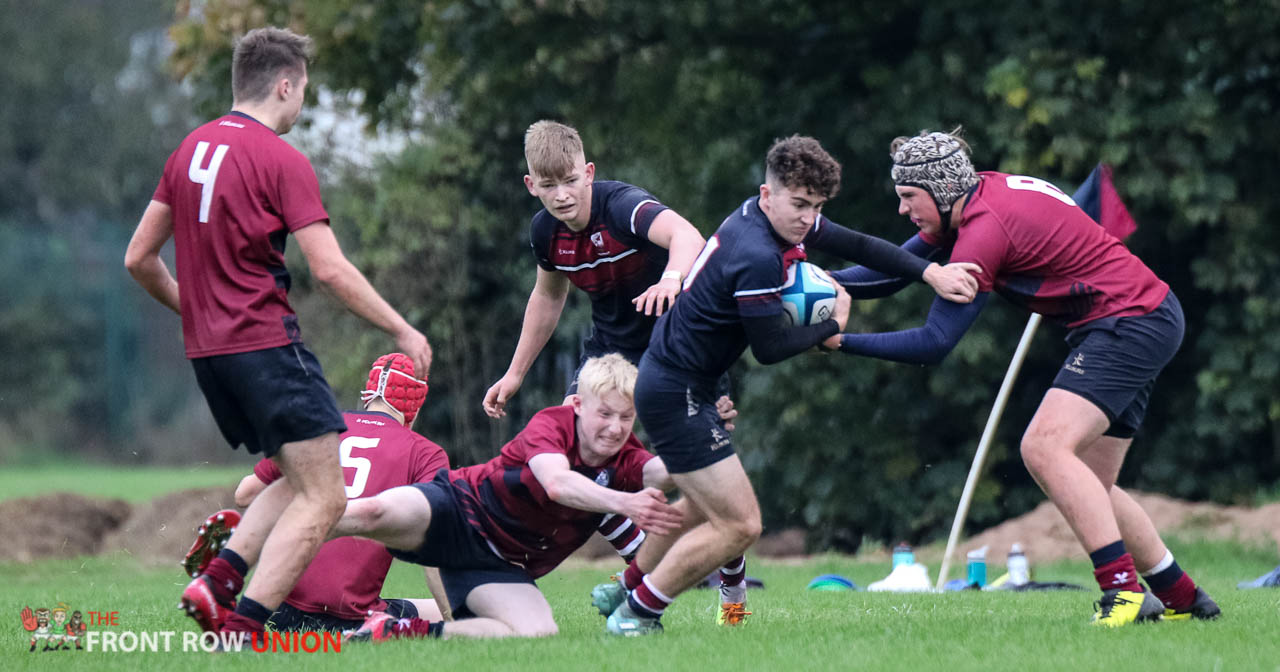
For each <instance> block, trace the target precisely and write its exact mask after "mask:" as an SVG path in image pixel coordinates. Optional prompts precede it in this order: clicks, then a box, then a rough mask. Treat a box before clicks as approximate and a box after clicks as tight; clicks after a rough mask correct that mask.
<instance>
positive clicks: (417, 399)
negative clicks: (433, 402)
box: [360, 352, 427, 425]
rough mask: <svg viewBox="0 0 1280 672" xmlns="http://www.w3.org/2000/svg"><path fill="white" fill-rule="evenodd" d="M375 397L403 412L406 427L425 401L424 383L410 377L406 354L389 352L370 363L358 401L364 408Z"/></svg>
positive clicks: (410, 362)
mask: <svg viewBox="0 0 1280 672" xmlns="http://www.w3.org/2000/svg"><path fill="white" fill-rule="evenodd" d="M379 398H380V399H382V400H383V401H385V402H387V404H388V405H390V406H391V407H392V408H394V409H396V410H397V411H400V412H401V413H403V414H404V424H406V425H408V424H409V423H411V422H413V418H414V417H415V416H417V415H418V409H419V408H422V402H423V401H426V399H427V381H425V380H418V379H417V378H415V377H414V376H413V360H412V359H409V356H408V355H402V354H400V353H398V352H393V353H391V354H389V355H383V356H381V357H379V358H378V360H377V361H376V362H374V363H373V368H372V369H370V370H369V380H368V382H366V383H365V385H364V391H363V392H361V393H360V400H361V401H363V402H364V403H365V405H366V406H367V405H368V404H369V402H371V401H373V400H374V399H379Z"/></svg>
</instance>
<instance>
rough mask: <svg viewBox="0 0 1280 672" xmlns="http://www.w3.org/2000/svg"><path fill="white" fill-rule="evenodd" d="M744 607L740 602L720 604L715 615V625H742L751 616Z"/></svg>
mask: <svg viewBox="0 0 1280 672" xmlns="http://www.w3.org/2000/svg"><path fill="white" fill-rule="evenodd" d="M745 607H746V605H745V604H743V603H742V602H721V603H720V611H718V612H717V613H716V625H742V622H743V621H745V620H747V617H748V616H750V615H751V612H749V611H747V610H746V608H745Z"/></svg>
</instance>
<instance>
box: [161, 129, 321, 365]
mask: <svg viewBox="0 0 1280 672" xmlns="http://www.w3.org/2000/svg"><path fill="white" fill-rule="evenodd" d="M152 198H153V199H154V200H156V201H159V202H161V203H167V204H168V205H169V207H170V208H172V211H173V239H174V246H175V249H176V253H177V266H178V269H177V273H178V288H179V298H180V300H181V304H182V305H181V308H182V337H183V341H184V342H185V343H186V349H187V357H189V358H196V357H209V356H212V355H225V354H231V353H237V352H250V351H253V350H263V349H266V348H273V347H277V346H281V345H286V344H288V343H291V342H297V341H299V340H300V338H301V336H300V332H299V328H298V320H297V317H296V316H295V315H294V312H293V309H292V308H290V307H289V301H288V298H287V296H286V295H287V293H288V291H289V284H290V280H289V272H288V271H287V270H286V269H285V266H284V246H285V236H286V235H288V234H289V233H291V232H293V231H297V230H298V229H300V228H302V227H304V226H307V225H308V224H312V223H315V222H320V221H327V220H328V219H329V215H328V213H326V212H325V209H324V206H323V205H322V204H321V202H320V185H319V183H318V182H317V180H316V174H315V170H313V169H312V168H311V162H310V161H308V160H307V158H306V157H305V156H303V155H302V153H301V152H299V151H298V150H296V149H294V148H293V147H291V146H290V145H289V143H287V142H285V141H284V140H281V139H280V138H279V137H278V136H277V135H276V134H275V132H274V131H272V130H271V129H269V128H267V127H266V126H264V125H262V124H261V123H259V122H258V121H256V120H254V119H253V118H251V117H249V116H247V115H244V114H240V113H238V112H232V113H229V114H227V115H225V116H223V117H221V118H218V119H215V120H213V121H211V122H209V123H207V124H205V125H203V126H201V127H200V128H197V129H196V130H194V131H192V132H191V133H190V134H189V135H188V136H187V137H186V139H185V140H183V141H182V144H181V145H179V146H178V149H176V150H174V152H173V154H171V155H170V156H169V160H168V161H167V162H166V163H165V166H164V176H163V177H162V178H161V179H160V184H159V186H157V187H156V191H155V195H154V196H152Z"/></svg>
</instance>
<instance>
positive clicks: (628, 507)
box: [529, 453, 680, 534]
mask: <svg viewBox="0 0 1280 672" xmlns="http://www.w3.org/2000/svg"><path fill="white" fill-rule="evenodd" d="M529 469H531V470H532V471H533V476H534V478H536V479H538V483H539V484H541V485H542V488H543V489H544V490H546V491H547V497H550V498H551V501H553V502H556V503H557V504H561V505H563V506H568V507H572V508H575V509H581V510H583V511H594V512H597V513H618V514H622V515H624V516H626V517H628V518H630V519H631V520H632V521H634V522H635V523H636V524H637V525H639V526H640V528H641V529H643V530H646V531H649V532H656V533H658V534H667V533H669V532H672V531H673V530H677V529H679V527H680V512H679V510H677V509H675V508H674V507H672V506H670V505H668V504H667V497H666V495H664V494H662V491H661V490H659V489H657V488H652V487H646V488H645V489H644V490H641V491H639V492H621V491H619V490H613V489H611V488H606V487H603V486H600V485H597V484H596V483H595V482H594V481H592V480H591V479H589V478H587V477H586V476H583V475H582V474H579V473H578V472H576V471H574V470H573V469H571V468H570V467H569V458H567V457H565V456H564V455H563V454H560V453H541V454H539V455H535V456H533V457H532V458H530V460H529Z"/></svg>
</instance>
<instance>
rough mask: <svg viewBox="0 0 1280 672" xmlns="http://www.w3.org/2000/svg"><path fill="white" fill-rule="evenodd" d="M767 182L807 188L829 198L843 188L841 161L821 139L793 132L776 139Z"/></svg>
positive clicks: (767, 161)
mask: <svg viewBox="0 0 1280 672" xmlns="http://www.w3.org/2000/svg"><path fill="white" fill-rule="evenodd" d="M764 174H765V180H766V181H773V182H777V183H779V184H781V185H782V186H784V187H787V188H789V189H796V188H804V189H808V190H810V191H812V192H813V193H815V194H822V195H823V196H824V197H826V198H833V197H835V195H836V193H838V192H839V191H840V164H839V163H838V162H836V160H835V159H833V158H831V155H830V154H828V153H827V150H825V149H823V148H822V145H820V144H818V141H817V140H814V139H813V138H810V137H808V136H805V135H793V136H791V137H789V138H783V139H781V140H776V141H774V143H773V146H772V147H770V148H769V155H768V157H766V158H765V162H764Z"/></svg>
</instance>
